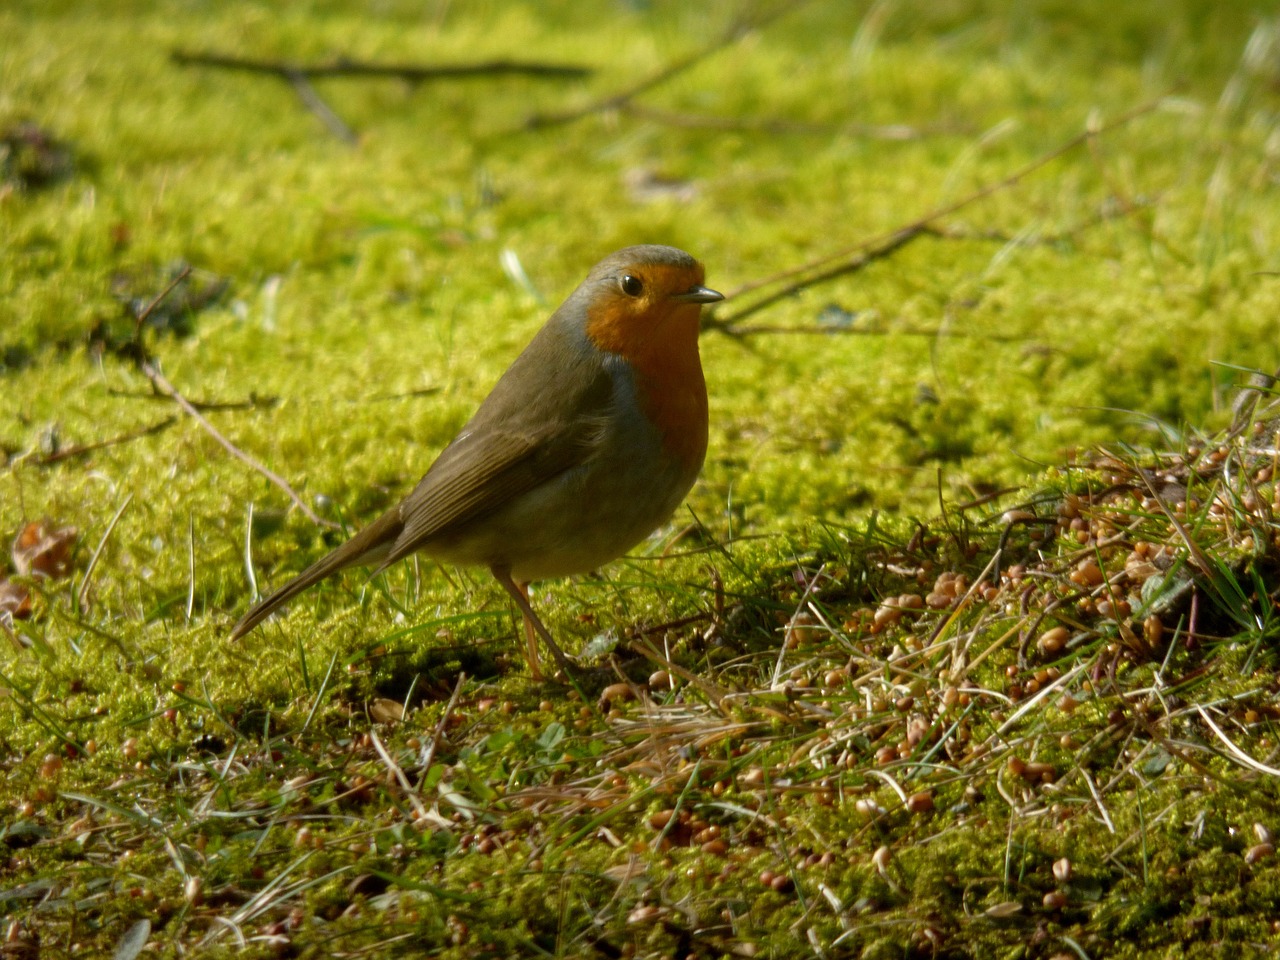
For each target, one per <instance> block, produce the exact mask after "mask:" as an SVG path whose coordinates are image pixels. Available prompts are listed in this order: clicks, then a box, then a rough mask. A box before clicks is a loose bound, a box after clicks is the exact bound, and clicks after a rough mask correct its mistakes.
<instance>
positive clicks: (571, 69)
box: [169, 50, 592, 83]
mask: <svg viewBox="0 0 1280 960" xmlns="http://www.w3.org/2000/svg"><path fill="white" fill-rule="evenodd" d="M169 56H170V58H171V59H172V60H173V62H174V63H176V64H179V65H180V66H184V67H189V66H196V67H215V68H218V69H221V70H240V71H244V72H247V73H267V74H273V75H275V76H278V77H280V78H281V79H284V80H290V81H291V80H292V79H293V78H294V77H295V76H303V77H307V78H308V79H314V78H316V77H385V78H390V79H396V80H407V81H409V82H411V83H423V82H428V81H433V80H467V79H472V78H478V77H501V76H523V77H560V78H565V79H578V78H582V77H586V76H589V75H590V74H591V73H592V70H591V68H589V67H582V66H576V65H572V64H555V63H540V62H536V61H521V60H489V61H485V62H481V63H456V64H441V65H438V66H423V65H421V64H411V63H366V62H363V61H359V60H348V59H346V58H345V57H339V58H338V59H337V60H334V61H332V62H330V63H316V64H302V63H288V62H286V61H283V60H255V59H253V58H251V57H237V56H234V55H231V54H223V53H189V52H186V51H182V50H174V51H172V52H171V53H170V55H169Z"/></svg>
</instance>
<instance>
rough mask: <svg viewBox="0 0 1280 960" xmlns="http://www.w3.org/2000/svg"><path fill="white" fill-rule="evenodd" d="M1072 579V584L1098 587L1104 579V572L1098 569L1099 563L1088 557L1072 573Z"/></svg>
mask: <svg viewBox="0 0 1280 960" xmlns="http://www.w3.org/2000/svg"><path fill="white" fill-rule="evenodd" d="M1070 579H1071V582H1072V583H1075V584H1078V585H1079V586H1082V587H1096V586H1097V585H1098V584H1100V583H1101V582H1102V581H1103V579H1104V577H1103V575H1102V570H1101V569H1100V568H1099V567H1098V562H1097V561H1096V560H1094V559H1093V558H1092V557H1086V558H1085V559H1084V560H1081V561H1080V563H1079V565H1078V566H1077V567H1076V568H1075V570H1073V571H1072V572H1071V578H1070Z"/></svg>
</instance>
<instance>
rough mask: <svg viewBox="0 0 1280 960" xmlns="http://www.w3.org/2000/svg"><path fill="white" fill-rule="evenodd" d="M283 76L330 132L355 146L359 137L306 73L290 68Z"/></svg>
mask: <svg viewBox="0 0 1280 960" xmlns="http://www.w3.org/2000/svg"><path fill="white" fill-rule="evenodd" d="M285 76H286V77H287V78H288V80H289V84H290V85H291V86H292V87H293V92H294V93H296V94H297V95H298V99H299V100H301V101H302V103H303V105H304V106H305V107H306V108H307V109H308V110H310V111H311V112H312V113H314V114H315V115H316V116H317V117H319V118H320V122H321V123H323V124H324V126H325V129H326V130H328V131H329V132H330V133H332V134H333V135H334V136H335V137H337V138H338V139H339V140H341V141H342V142H343V143H346V144H349V145H351V146H353V147H354V146H355V145H356V144H357V143H359V142H360V137H359V136H357V135H356V132H355V131H354V130H352V129H351V127H350V126H349V125H348V124H347V122H346V121H345V120H343V119H342V118H341V117H340V116H338V114H337V112H336V111H335V110H334V109H333V107H331V106H329V104H327V103H326V102H325V100H324V98H323V97H322V96H320V94H319V93H318V92H317V91H316V88H315V87H313V86H312V85H311V81H310V80H308V79H307V75H306V74H305V73H303V72H302V71H300V70H290V71H288V72H287V73H286V74H285Z"/></svg>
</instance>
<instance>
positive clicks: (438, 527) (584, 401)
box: [231, 298, 613, 639]
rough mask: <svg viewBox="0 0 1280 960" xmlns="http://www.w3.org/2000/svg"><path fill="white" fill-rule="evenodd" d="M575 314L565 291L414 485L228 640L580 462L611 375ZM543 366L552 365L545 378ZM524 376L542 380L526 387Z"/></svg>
mask: <svg viewBox="0 0 1280 960" xmlns="http://www.w3.org/2000/svg"><path fill="white" fill-rule="evenodd" d="M578 313H580V307H579V306H578V305H577V304H575V302H574V300H573V298H570V300H568V301H566V303H565V304H564V305H563V306H562V307H561V308H560V309H559V310H557V311H556V313H555V314H553V315H552V316H551V319H550V320H548V321H547V323H546V325H545V326H544V327H543V328H542V329H541V330H540V331H539V332H538V334H537V336H535V337H534V338H533V340H532V341H530V343H529V345H528V346H527V347H526V348H525V349H524V352H523V353H521V354H520V356H519V357H517V358H516V360H515V362H514V363H513V364H512V365H511V367H510V368H509V369H508V370H507V372H506V373H505V374H503V375H502V378H501V379H500V380H499V381H498V383H497V384H496V385H495V386H494V388H493V392H492V393H490V394H489V396H488V397H487V398H485V401H484V403H482V404H481V405H480V408H479V409H478V410H477V411H476V414H475V416H474V417H472V418H471V420H470V422H469V423H468V424H467V425H466V426H465V427H464V428H463V429H462V433H461V434H459V437H458V439H457V440H455V441H454V442H453V443H451V444H450V445H449V446H447V447H446V448H445V449H444V450H443V451H442V452H441V454H440V456H439V457H438V458H437V459H436V461H435V463H433V464H432V465H431V468H430V469H429V470H428V471H427V473H426V476H424V477H423V478H422V480H420V481H419V482H418V485H417V487H415V488H414V490H413V492H412V493H410V494H409V495H408V496H407V497H405V499H404V500H402V501H401V502H400V503H399V505H397V506H395V507H393V508H392V509H391V510H388V511H387V512H386V513H385V514H383V515H382V516H381V517H379V518H378V519H377V520H375V521H374V522H373V523H371V524H369V526H367V527H365V528H364V529H363V530H361V531H360V532H359V533H357V534H356V535H355V536H354V537H352V538H351V539H350V540H349V541H347V542H346V543H344V544H343V545H342V546H340V547H338V548H337V549H336V550H334V551H332V552H331V553H328V554H326V555H325V556H323V557H321V558H320V559H319V560H317V561H316V562H315V563H313V564H312V565H311V566H309V567H307V568H306V569H305V570H303V571H302V573H300V574H298V576H297V577H295V578H294V579H293V580H290V581H289V582H288V583H286V584H285V585H284V586H283V587H281V588H280V589H279V590H277V591H276V592H275V593H273V594H272V595H271V596H270V597H268V598H266V599H265V600H262V601H261V602H259V603H258V604H257V605H256V606H254V607H253V608H252V609H250V610H249V612H248V613H246V614H245V615H244V617H243V618H242V619H241V620H240V622H239V623H237V624H236V626H235V628H234V629H233V630H232V632H231V636H232V639H235V638H237V637H240V636H243V635H244V634H246V633H248V632H249V631H250V630H252V629H253V628H254V627H255V626H256V625H257V624H258V623H260V622H261V621H262V620H264V619H265V618H266V617H267V616H268V615H269V614H270V613H271V612H272V611H273V610H275V609H276V608H277V607H279V606H280V605H281V604H283V603H285V602H286V601H288V600H290V599H292V598H293V597H295V596H297V595H298V594H299V593H301V592H302V591H303V590H306V589H307V588H308V587H310V586H312V585H314V584H316V583H319V582H320V581H321V580H323V579H324V578H325V577H328V576H330V575H331V574H334V573H337V572H338V571H339V570H342V569H344V568H346V567H350V566H374V565H376V567H377V570H382V569H383V568H384V567H386V566H388V565H389V564H392V563H395V562H396V561H397V560H400V559H403V558H404V557H407V556H408V555H409V554H411V553H413V552H414V551H416V550H418V549H420V548H421V547H423V546H424V545H426V544H427V542H428V541H430V539H431V538H432V537H435V536H439V535H440V534H442V533H444V532H446V531H449V530H452V529H456V528H458V527H461V526H464V525H465V524H467V523H471V522H473V521H475V520H478V519H481V518H483V517H484V516H485V515H486V514H487V513H490V512H492V511H493V510H496V509H498V508H500V507H501V506H502V505H503V504H505V503H507V502H508V501H510V500H511V499H512V498H514V497H518V496H520V495H521V494H522V493H525V492H527V491H529V490H532V489H534V488H535V487H537V486H538V485H539V484H542V483H546V482H547V481H548V480H550V479H552V478H553V477H555V476H557V475H559V474H560V473H562V472H564V471H565V470H569V469H572V468H573V467H574V466H577V465H578V464H580V463H582V462H584V461H585V460H586V459H587V457H589V456H590V454H591V448H592V445H593V441H594V440H595V439H596V438H597V437H598V436H599V431H600V429H601V426H602V424H603V422H604V420H605V418H606V417H607V415H608V411H609V407H610V404H611V402H612V397H613V379H612V377H611V376H610V374H609V372H608V370H607V369H606V368H605V366H604V365H603V363H602V362H601V360H600V359H599V358H598V356H597V355H596V353H595V352H594V351H591V350H583V349H582V347H581V343H580V342H575V339H576V338H580V337H581V336H582V333H581V330H580V326H581V324H580V323H578V322H577V321H576V320H575V319H574V318H575V316H576V315H577V314H578ZM549 370H554V371H556V372H557V376H556V377H555V378H554V379H551V380H550V381H548V378H547V376H546V374H547V371H549ZM530 383H546V384H547V387H546V389H544V390H540V391H536V392H534V391H531V390H530V389H529V384H530Z"/></svg>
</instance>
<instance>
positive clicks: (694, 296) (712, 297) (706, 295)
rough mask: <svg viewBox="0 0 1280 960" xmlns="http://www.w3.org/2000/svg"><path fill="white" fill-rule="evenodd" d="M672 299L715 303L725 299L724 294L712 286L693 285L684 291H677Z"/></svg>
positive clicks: (685, 301)
mask: <svg viewBox="0 0 1280 960" xmlns="http://www.w3.org/2000/svg"><path fill="white" fill-rule="evenodd" d="M671 299H672V300H679V301H680V302H681V303H715V302H716V301H717V300H723V299H724V294H723V293H717V292H716V291H715V290H712V289H711V288H710V287H703V286H697V287H691V288H690V289H688V290H686V291H685V292H684V293H677V294H676V295H675V296H674V297H672V298H671Z"/></svg>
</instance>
